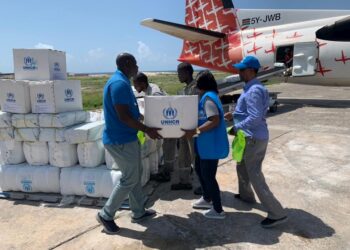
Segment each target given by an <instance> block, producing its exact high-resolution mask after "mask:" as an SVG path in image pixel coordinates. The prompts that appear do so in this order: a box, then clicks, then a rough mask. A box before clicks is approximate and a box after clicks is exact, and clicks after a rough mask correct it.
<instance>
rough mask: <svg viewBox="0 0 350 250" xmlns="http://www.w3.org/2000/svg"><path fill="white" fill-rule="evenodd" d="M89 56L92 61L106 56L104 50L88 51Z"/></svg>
mask: <svg viewBox="0 0 350 250" xmlns="http://www.w3.org/2000/svg"><path fill="white" fill-rule="evenodd" d="M88 56H89V57H90V58H91V59H101V58H103V57H104V56H105V53H104V51H103V49H102V48H97V49H90V50H89V51H88Z"/></svg>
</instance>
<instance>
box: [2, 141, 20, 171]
mask: <svg viewBox="0 0 350 250" xmlns="http://www.w3.org/2000/svg"><path fill="white" fill-rule="evenodd" d="M25 161H26V159H25V158H24V153H23V147H22V142H17V141H14V140H10V141H0V165H1V164H7V165H12V164H20V163H23V162H25Z"/></svg>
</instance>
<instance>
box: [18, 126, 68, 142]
mask: <svg viewBox="0 0 350 250" xmlns="http://www.w3.org/2000/svg"><path fill="white" fill-rule="evenodd" d="M63 130H64V129H56V128H18V129H15V133H14V134H15V140H16V141H31V142H36V141H40V142H64V141H65V138H64V132H63Z"/></svg>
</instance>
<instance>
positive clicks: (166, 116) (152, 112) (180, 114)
mask: <svg viewBox="0 0 350 250" xmlns="http://www.w3.org/2000/svg"><path fill="white" fill-rule="evenodd" d="M145 124H146V126H148V127H154V128H160V129H161V130H160V131H159V134H160V135H161V136H163V138H180V137H181V136H183V135H184V132H183V131H182V130H181V129H195V128H196V127H197V124H198V96H146V97H145Z"/></svg>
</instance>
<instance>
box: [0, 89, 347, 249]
mask: <svg viewBox="0 0 350 250" xmlns="http://www.w3.org/2000/svg"><path fill="white" fill-rule="evenodd" d="M269 89H270V91H273V92H280V94H279V101H280V105H279V107H278V111H277V113H274V114H269V117H268V125H269V129H270V143H269V147H268V152H267V155H266V158H265V161H264V167H263V172H264V174H265V178H266V180H267V182H268V184H269V186H270V188H271V190H272V192H273V193H274V195H275V196H276V197H277V198H278V199H279V201H280V202H281V203H282V205H283V206H284V207H285V208H286V209H287V212H288V216H289V221H288V222H287V223H285V224H283V225H280V226H277V227H276V228H273V229H263V228H262V227H261V226H260V221H261V220H263V219H264V217H265V216H266V212H265V211H264V208H263V207H262V206H261V205H260V204H259V203H257V204H253V205H249V204H245V203H243V202H241V201H239V200H236V199H235V198H234V197H233V195H234V194H235V193H237V177H236V170H235V163H234V162H233V161H232V160H231V159H230V157H228V158H227V159H225V160H223V161H221V162H220V168H219V170H218V174H217V178H218V181H219V184H220V188H221V191H222V202H223V205H224V210H225V211H226V214H227V217H226V219H225V220H209V219H206V218H204V217H203V215H202V214H201V213H200V211H198V210H193V209H192V208H191V203H192V202H194V201H195V200H196V199H198V198H199V197H198V196H195V195H193V193H192V191H170V183H163V184H159V185H156V184H155V183H150V184H149V185H154V187H155V191H154V192H153V194H152V196H151V197H150V200H149V202H148V205H149V206H151V207H152V208H153V209H155V210H156V211H157V212H158V214H157V216H156V217H155V218H153V219H150V220H148V221H146V222H144V223H142V224H133V223H131V221H130V212H129V211H121V212H120V213H118V215H117V219H116V222H117V224H118V225H119V226H120V227H121V231H120V233H119V234H118V235H113V236H111V235H106V234H104V233H102V232H101V230H102V227H101V226H100V225H98V223H97V222H96V220H95V215H96V213H97V212H98V208H87V207H79V206H73V207H66V208H62V207H58V206H56V205H55V204H45V203H40V202H28V201H11V200H4V199H2V200H0V207H1V213H0V249H70V250H71V249H201V248H208V249H258V248H259V249H350V193H349V190H350V146H349V145H350V87H320V86H307V85H297V84H286V83H282V84H275V85H271V86H269ZM174 177H176V176H174Z"/></svg>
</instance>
